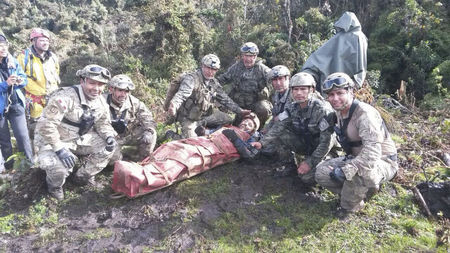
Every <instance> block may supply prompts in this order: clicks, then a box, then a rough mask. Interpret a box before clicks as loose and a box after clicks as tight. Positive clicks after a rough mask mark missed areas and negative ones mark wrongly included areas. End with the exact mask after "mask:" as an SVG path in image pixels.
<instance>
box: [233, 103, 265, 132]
mask: <svg viewBox="0 0 450 253" xmlns="http://www.w3.org/2000/svg"><path fill="white" fill-rule="evenodd" d="M272 107H273V106H272V103H270V102H269V101H268V100H260V101H257V102H256V103H254V104H251V105H249V106H243V107H242V109H247V110H251V111H252V112H254V113H255V114H256V116H258V119H259V121H260V122H261V125H260V127H259V129H263V127H264V124H265V123H266V121H267V120H268V119H269V118H270V116H272ZM241 121H242V118H241V116H240V115H237V117H236V119H235V121H234V123H235V124H236V125H237V124H239V123H240V122H241Z"/></svg>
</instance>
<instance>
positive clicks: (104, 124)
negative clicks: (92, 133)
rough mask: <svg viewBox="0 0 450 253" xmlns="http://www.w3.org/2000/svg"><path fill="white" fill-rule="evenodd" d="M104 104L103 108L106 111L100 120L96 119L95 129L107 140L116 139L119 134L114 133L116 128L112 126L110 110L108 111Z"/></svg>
mask: <svg viewBox="0 0 450 253" xmlns="http://www.w3.org/2000/svg"><path fill="white" fill-rule="evenodd" d="M102 100H103V98H102ZM103 103H104V106H103V107H102V108H104V110H103V112H102V114H101V116H100V118H98V119H96V121H95V123H94V128H95V130H96V131H97V133H98V135H100V137H102V138H103V139H104V140H106V138H107V137H109V136H113V137H115V136H116V135H117V132H116V131H114V128H113V127H112V126H111V115H110V113H109V110H108V109H107V108H108V106H107V104H106V102H103Z"/></svg>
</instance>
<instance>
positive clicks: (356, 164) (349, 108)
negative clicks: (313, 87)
mask: <svg viewBox="0 0 450 253" xmlns="http://www.w3.org/2000/svg"><path fill="white" fill-rule="evenodd" d="M354 87H355V83H354V81H353V80H352V79H351V78H350V77H349V76H348V75H347V74H345V73H340V72H337V73H333V74H331V75H329V76H328V77H327V79H326V80H325V82H324V83H323V85H322V91H323V92H324V93H325V94H326V95H327V99H328V101H329V102H330V104H331V105H332V107H333V108H334V110H335V111H336V115H337V126H336V127H335V131H336V133H337V137H338V141H339V142H340V144H341V146H342V148H343V149H344V150H345V152H346V156H345V157H339V158H334V159H331V160H327V161H324V162H323V163H321V164H319V165H318V166H317V172H316V181H317V182H318V183H319V184H320V185H322V186H323V187H325V188H327V189H329V190H330V191H332V192H334V193H336V194H339V195H340V196H341V198H340V208H339V209H338V211H337V213H336V215H337V216H338V217H339V218H345V217H347V216H348V214H350V213H355V212H357V211H359V210H361V209H362V208H363V206H364V199H365V198H369V197H370V196H368V195H370V194H372V193H374V192H376V191H377V190H378V189H379V186H380V184H381V183H383V182H385V181H389V180H391V179H392V178H393V177H394V176H395V174H396V172H397V169H398V164H397V149H396V146H395V143H394V142H393V141H392V139H391V137H390V135H389V132H388V130H387V128H386V126H385V124H384V122H383V119H382V118H381V116H380V114H379V112H378V111H377V110H376V109H375V108H374V107H372V106H371V105H368V104H366V103H364V102H360V101H358V100H357V99H356V98H355V97H354V93H353V89H354ZM368 193H370V194H368Z"/></svg>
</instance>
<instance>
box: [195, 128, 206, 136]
mask: <svg viewBox="0 0 450 253" xmlns="http://www.w3.org/2000/svg"><path fill="white" fill-rule="evenodd" d="M194 132H195V133H196V134H197V136H205V134H206V128H205V127H203V126H198V127H196V128H195V130H194Z"/></svg>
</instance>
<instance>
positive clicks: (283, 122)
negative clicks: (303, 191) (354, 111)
mask: <svg viewBox="0 0 450 253" xmlns="http://www.w3.org/2000/svg"><path fill="white" fill-rule="evenodd" d="M278 118H279V121H277V122H275V124H274V125H273V127H272V128H271V129H270V130H269V132H268V133H267V134H266V135H265V136H264V138H263V139H262V140H261V144H262V146H263V150H264V152H266V153H276V152H277V151H278V153H279V156H280V160H284V159H285V158H286V154H289V152H290V151H294V152H296V153H300V154H304V155H306V160H305V162H306V163H307V164H308V165H309V167H310V168H311V170H310V171H309V172H308V173H306V174H304V175H300V178H301V179H302V181H303V182H305V183H308V184H313V183H315V182H314V173H315V167H316V165H317V164H318V163H319V162H321V161H322V160H323V159H324V157H325V156H326V155H327V154H328V152H329V151H330V149H331V148H332V147H333V145H334V141H333V140H334V138H333V137H334V134H333V128H332V126H333V125H334V122H335V116H334V113H333V110H332V109H331V106H330V105H329V104H328V103H327V102H325V101H322V100H319V99H316V98H312V99H310V100H309V101H308V106H307V107H305V108H303V109H302V108H300V105H299V104H298V103H291V104H289V105H288V106H287V108H286V109H285V111H284V112H283V113H281V114H279V115H278ZM280 146H281V148H280Z"/></svg>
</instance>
